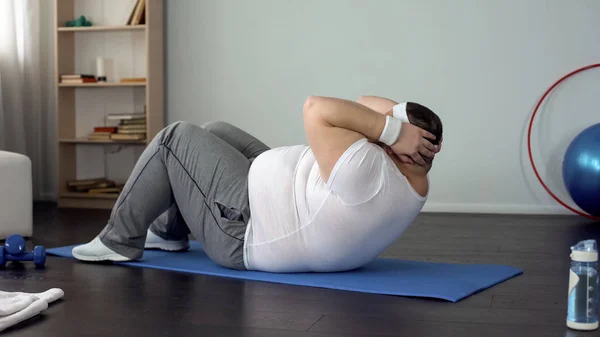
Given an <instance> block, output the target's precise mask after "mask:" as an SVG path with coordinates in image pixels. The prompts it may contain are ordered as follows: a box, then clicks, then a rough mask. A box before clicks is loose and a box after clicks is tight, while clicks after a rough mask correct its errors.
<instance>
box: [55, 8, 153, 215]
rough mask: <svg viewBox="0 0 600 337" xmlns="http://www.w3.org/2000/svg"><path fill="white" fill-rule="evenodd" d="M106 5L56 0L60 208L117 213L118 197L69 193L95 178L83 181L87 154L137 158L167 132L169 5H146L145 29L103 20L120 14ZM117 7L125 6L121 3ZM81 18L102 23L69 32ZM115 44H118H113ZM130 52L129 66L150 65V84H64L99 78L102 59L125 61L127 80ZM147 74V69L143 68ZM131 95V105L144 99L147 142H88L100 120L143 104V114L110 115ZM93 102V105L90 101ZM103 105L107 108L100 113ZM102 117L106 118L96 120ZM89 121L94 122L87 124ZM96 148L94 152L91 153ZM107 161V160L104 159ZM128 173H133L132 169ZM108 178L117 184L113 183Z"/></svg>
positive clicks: (112, 80) (119, 64)
mask: <svg viewBox="0 0 600 337" xmlns="http://www.w3.org/2000/svg"><path fill="white" fill-rule="evenodd" d="M80 1H81V2H80ZM101 1H103V0H96V1H93V2H90V1H85V0H83V1H82V0H54V27H55V35H54V37H55V40H54V41H55V46H54V57H55V64H54V76H55V79H56V83H57V85H56V92H55V94H56V125H57V136H58V137H57V138H58V140H57V142H58V153H57V156H58V158H57V161H58V184H59V191H58V198H57V201H58V206H59V207H69V208H104V209H108V208H112V207H113V205H114V203H115V201H116V199H117V197H118V195H116V194H87V193H73V192H70V191H69V190H68V189H67V181H69V180H75V179H86V178H89V177H81V176H80V175H85V174H84V173H81V171H82V170H83V169H84V167H82V166H83V165H82V163H86V162H87V161H88V159H87V158H78V157H79V156H83V155H89V153H87V152H93V151H96V150H93V149H96V148H99V149H100V150H102V149H103V148H105V147H107V149H112V148H115V147H118V148H119V149H120V148H122V147H125V148H130V147H131V148H132V149H131V151H132V153H134V152H133V151H139V149H140V147H141V148H142V149H143V147H144V146H146V144H147V143H148V142H149V140H151V139H152V138H153V137H154V136H155V135H156V134H157V133H158V132H159V131H160V130H161V129H162V128H164V111H163V110H164V106H163V105H164V88H163V85H164V84H163V78H164V74H163V72H164V69H163V68H164V67H163V0H145V1H146V8H145V19H144V24H141V25H120V24H119V23H118V22H116V21H117V20H115V19H114V18H113V19H112V20H111V18H108V19H107V18H104V20H103V18H102V15H105V16H106V13H107V12H110V11H117V10H119V9H113V8H111V7H114V4H115V3H114V2H106V7H104V4H101V3H100V2H101ZM116 4H117V5H122V4H121V3H116ZM86 6H88V7H86ZM90 6H91V8H90ZM123 6H124V5H123ZM94 11H95V12H94ZM80 15H85V16H86V17H92V18H95V19H92V22H94V21H96V22H94V25H93V26H91V27H65V23H66V22H67V21H69V20H73V19H75V18H77V17H79V16H80ZM116 15H120V16H121V17H123V16H124V15H126V13H116ZM103 23H104V24H103ZM128 34H130V35H132V36H133V35H135V34H137V35H135V39H134V38H133V37H129V35H128ZM139 34H142V35H139ZM128 38H129V39H130V40H131V41H132V43H131V45H130V46H123V43H124V42H123V41H125V43H126V41H128V40H127V39H128ZM93 39H96V40H94V41H98V43H94V42H90V41H91V40H93ZM111 39H114V40H115V41H116V42H115V43H114V44H111V43H110V41H112V40H111ZM133 41H135V43H134V42H133ZM119 44H120V45H119ZM111 45H119V48H116V49H117V50H106V49H109V48H110V46H111ZM102 48H104V49H102ZM124 50H125V51H124ZM129 50H130V56H129V57H128V58H125V60H133V59H134V58H136V57H137V58H142V59H143V61H144V62H140V63H141V64H145V71H143V77H146V82H145V83H120V82H119V79H118V78H111V77H110V75H109V78H108V82H105V83H103V82H100V83H85V84H63V83H60V75H61V74H75V73H92V74H95V63H94V62H95V57H96V56H97V57H100V56H102V57H106V56H107V55H109V56H110V55H115V57H121V59H119V60H118V61H115V64H116V65H115V67H119V69H118V70H119V72H118V73H119V74H121V75H123V73H127V69H126V68H123V67H125V66H124V65H123V63H124V62H123V55H124V53H127V51H129ZM94 53H96V54H94ZM129 62H132V63H133V62H134V61H129ZM132 67H133V65H132ZM138 68H139V66H138ZM142 70H144V69H143V68H142ZM115 73H117V71H115ZM139 73H140V69H137V73H136V74H133V71H132V74H131V76H123V77H140V76H139V75H140V74H139ZM134 75H137V76H134ZM115 77H116V76H115ZM90 95H91V96H90ZM103 95H104V96H106V97H105V98H104V102H103V101H102V97H103ZM127 95H129V96H131V98H130V99H128V100H129V101H132V102H133V101H134V100H140V99H143V105H144V106H145V109H146V120H147V122H146V140H132V141H112V140H102V141H98V140H89V139H87V138H85V136H86V135H87V131H91V130H87V129H86V128H88V127H87V125H88V124H89V125H92V124H93V123H95V121H96V120H102V118H105V116H104V114H109V113H111V112H112V113H127V112H131V113H133V112H140V111H139V105H141V104H137V105H135V107H137V110H138V111H110V110H111V109H114V102H113V101H114V100H115V98H114V97H115V96H118V97H125V96H127ZM140 95H143V97H142V98H140ZM90 97H92V98H93V99H91V100H90ZM110 104H113V105H112V106H111V105H110ZM131 104H132V108H131V109H133V108H134V107H133V105H134V104H133V103H131ZM87 105H89V106H87ZM92 105H93V106H92ZM99 105H103V106H102V107H99ZM90 111H91V112H90ZM96 111H100V112H99V113H97V114H95V112H96ZM90 116H91V117H90ZM86 118H87V119H91V120H88V121H86V120H85V119H86ZM82 125H86V126H85V127H84V126H82ZM86 130H87V131H86ZM82 147H84V148H82ZM90 147H91V149H92V150H89V151H88V149H90ZM136 149H138V150H136ZM97 158H98V157H97V156H96V157H92V159H93V160H96V161H97V160H98V159H97ZM93 160H92V161H93ZM104 160H105V161H106V160H107V159H106V158H104ZM126 162H128V163H131V162H134V161H132V160H127V161H126ZM113 164H115V163H113ZM116 165H117V166H118V165H120V163H119V162H117V163H116ZM131 168H132V167H131ZM125 170H127V172H130V170H129V168H126V169H125ZM127 174H128V173H127ZM91 175H93V174H91ZM107 178H109V179H111V177H107ZM115 180H116V179H115ZM118 182H122V181H118Z"/></svg>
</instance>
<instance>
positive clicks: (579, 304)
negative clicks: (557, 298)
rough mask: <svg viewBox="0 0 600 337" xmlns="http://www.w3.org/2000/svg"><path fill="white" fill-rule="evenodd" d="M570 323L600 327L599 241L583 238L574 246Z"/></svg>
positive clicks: (578, 326) (581, 327)
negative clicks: (599, 316) (599, 323)
mask: <svg viewBox="0 0 600 337" xmlns="http://www.w3.org/2000/svg"><path fill="white" fill-rule="evenodd" d="M567 326H568V327H569V328H571V329H574V330H596V329H597V328H598V245H597V244H596V240H585V241H581V242H579V243H578V244H576V245H575V246H573V247H571V269H570V271H569V309H568V314H567Z"/></svg>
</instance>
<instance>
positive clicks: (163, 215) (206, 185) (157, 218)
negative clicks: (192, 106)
mask: <svg viewBox="0 0 600 337" xmlns="http://www.w3.org/2000/svg"><path fill="white" fill-rule="evenodd" d="M268 149H269V148H268V147H267V146H266V145H265V144H264V143H262V142H261V141H259V140H258V139H256V138H254V137H252V136H251V135H249V134H247V133H246V132H244V131H242V130H240V129H238V128H236V127H234V126H232V125H230V124H227V123H224V122H214V123H208V124H205V125H203V126H202V127H199V126H195V125H193V124H190V123H186V122H177V123H174V124H171V125H169V126H168V127H166V128H165V129H164V130H162V131H161V132H160V133H158V134H157V135H156V137H155V138H154V139H153V140H152V142H151V143H150V144H149V145H148V146H147V148H146V149H145V151H144V152H143V153H142V155H141V156H140V159H139V160H138V162H137V163H136V165H135V167H134V169H133V171H132V173H131V176H130V177H129V180H128V181H127V183H126V184H125V187H124V188H123V191H122V192H121V195H120V196H119V198H118V199H117V202H116V204H115V206H114V208H113V210H112V213H111V216H110V220H109V221H108V224H107V225H106V227H105V228H104V229H103V230H102V232H101V233H100V240H101V241H102V243H104V244H105V245H106V246H108V247H109V248H111V249H112V250H114V251H115V252H117V253H119V254H121V255H124V256H126V257H129V258H132V259H139V258H141V257H142V255H143V251H144V244H145V241H146V233H147V230H148V229H149V228H150V230H151V231H152V232H153V233H155V234H156V235H158V236H160V237H162V238H164V239H168V240H181V239H185V238H187V236H188V234H190V233H191V234H192V235H193V236H194V237H195V238H196V239H197V240H198V241H199V242H200V243H201V244H202V247H203V248H204V250H205V251H206V254H207V255H208V256H209V257H210V258H211V259H212V260H213V261H214V262H215V263H217V264H219V265H221V266H224V267H227V268H231V269H245V266H244V259H243V245H244V234H245V231H246V226H247V224H248V219H249V218H250V207H249V205H248V170H249V168H250V164H251V163H252V161H253V160H254V159H255V158H256V157H257V156H258V155H260V154H261V153H263V152H265V151H267V150H268Z"/></svg>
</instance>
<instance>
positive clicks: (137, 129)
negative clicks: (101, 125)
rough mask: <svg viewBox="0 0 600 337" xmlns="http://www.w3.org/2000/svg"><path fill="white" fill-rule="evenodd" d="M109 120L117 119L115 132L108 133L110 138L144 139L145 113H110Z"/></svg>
mask: <svg viewBox="0 0 600 337" xmlns="http://www.w3.org/2000/svg"><path fill="white" fill-rule="evenodd" d="M108 119H109V120H118V121H119V125H118V126H117V127H116V128H117V130H116V132H115V133H112V134H110V139H112V140H144V139H146V114H145V113H132V114H110V115H108Z"/></svg>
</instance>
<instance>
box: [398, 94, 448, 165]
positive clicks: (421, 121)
mask: <svg viewBox="0 0 600 337" xmlns="http://www.w3.org/2000/svg"><path fill="white" fill-rule="evenodd" d="M406 115H407V117H408V120H409V121H410V124H412V125H414V126H418V127H420V128H421V129H423V130H426V131H428V132H431V133H432V134H433V135H434V136H435V140H430V141H431V143H433V145H438V144H439V143H440V139H442V134H443V132H444V128H443V126H442V120H441V119H440V117H439V116H438V115H436V114H435V113H434V112H433V111H431V110H430V109H429V108H427V107H424V106H422V105H421V104H418V103H413V102H407V103H406ZM424 159H425V162H426V163H427V165H428V166H431V163H432V160H431V159H430V158H424Z"/></svg>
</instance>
